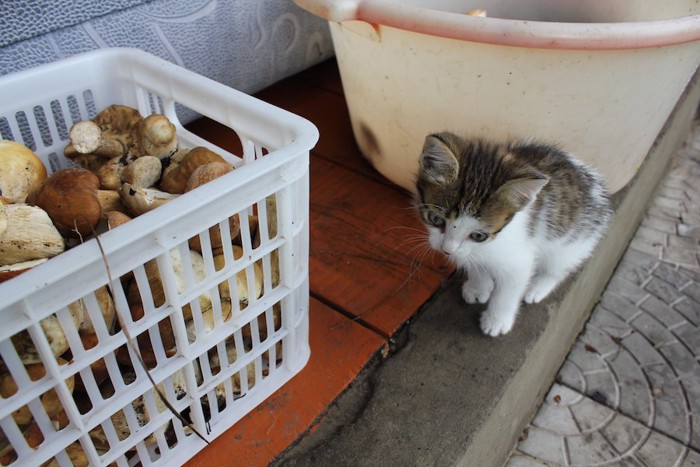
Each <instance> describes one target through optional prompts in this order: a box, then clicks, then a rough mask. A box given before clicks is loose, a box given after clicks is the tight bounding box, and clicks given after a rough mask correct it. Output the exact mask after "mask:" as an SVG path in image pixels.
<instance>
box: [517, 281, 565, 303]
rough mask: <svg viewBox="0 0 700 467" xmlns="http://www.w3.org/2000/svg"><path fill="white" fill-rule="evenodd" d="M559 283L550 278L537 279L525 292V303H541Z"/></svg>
mask: <svg viewBox="0 0 700 467" xmlns="http://www.w3.org/2000/svg"><path fill="white" fill-rule="evenodd" d="M556 286H557V281H556V280H554V279H548V278H539V277H536V278H535V279H534V280H533V281H532V283H531V284H530V286H529V287H528V289H527V292H525V296H524V297H523V301H524V302H525V303H539V302H541V301H542V300H544V299H545V298H546V297H547V295H549V294H550V293H552V291H553V290H554V289H555V288H556Z"/></svg>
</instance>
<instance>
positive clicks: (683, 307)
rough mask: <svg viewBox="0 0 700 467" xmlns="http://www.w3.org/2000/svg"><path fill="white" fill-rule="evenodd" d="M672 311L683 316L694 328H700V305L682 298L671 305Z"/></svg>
mask: <svg viewBox="0 0 700 467" xmlns="http://www.w3.org/2000/svg"><path fill="white" fill-rule="evenodd" d="M673 309H674V310H676V311H677V312H679V313H680V314H682V315H683V316H685V318H686V319H687V320H688V321H690V322H691V323H693V324H694V325H695V326H700V305H699V304H698V303H696V302H695V301H694V300H691V299H689V298H683V299H682V300H681V301H679V302H677V303H674V304H673Z"/></svg>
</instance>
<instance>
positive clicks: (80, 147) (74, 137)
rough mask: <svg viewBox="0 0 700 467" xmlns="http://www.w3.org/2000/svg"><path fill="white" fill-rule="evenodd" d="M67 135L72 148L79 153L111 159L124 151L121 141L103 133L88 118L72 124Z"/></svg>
mask: <svg viewBox="0 0 700 467" xmlns="http://www.w3.org/2000/svg"><path fill="white" fill-rule="evenodd" d="M69 136H70V142H71V144H72V145H73V148H74V149H75V150H76V151H77V152H79V153H80V154H95V155H96V156H100V157H104V158H107V159H111V158H114V157H120V156H122V155H123V154H124V153H125V152H126V148H124V145H123V144H122V143H121V142H119V141H118V140H116V139H113V138H111V137H109V135H106V134H103V133H102V130H101V129H100V127H99V126H98V125H97V123H95V122H93V121H90V120H85V121H81V122H78V123H76V124H75V125H73V127H72V128H71V129H70V134H69Z"/></svg>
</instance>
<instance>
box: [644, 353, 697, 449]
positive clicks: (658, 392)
mask: <svg viewBox="0 0 700 467" xmlns="http://www.w3.org/2000/svg"><path fill="white" fill-rule="evenodd" d="M644 372H645V373H646V375H647V378H648V379H649V382H650V384H651V387H652V395H653V403H654V420H653V423H651V424H650V425H651V426H652V427H653V428H654V430H655V431H658V432H660V433H662V434H664V435H666V436H670V437H672V438H674V439H676V440H678V441H681V442H683V443H689V442H690V438H691V429H690V418H691V414H690V412H689V410H688V401H687V398H686V393H685V391H684V390H683V387H682V385H681V383H680V381H679V380H678V378H677V377H676V375H675V373H674V371H673V369H672V368H671V367H670V366H668V365H666V364H659V365H652V366H647V367H646V368H645V369H644Z"/></svg>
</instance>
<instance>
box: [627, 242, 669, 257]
mask: <svg viewBox="0 0 700 467" xmlns="http://www.w3.org/2000/svg"><path fill="white" fill-rule="evenodd" d="M629 247H630V248H631V249H633V250H636V251H639V252H641V253H646V254H647V255H651V256H653V257H655V258H661V252H662V251H663V246H661V245H659V244H658V243H656V242H649V241H647V240H645V239H644V238H642V237H639V238H634V239H632V241H631V242H630V246H629Z"/></svg>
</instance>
